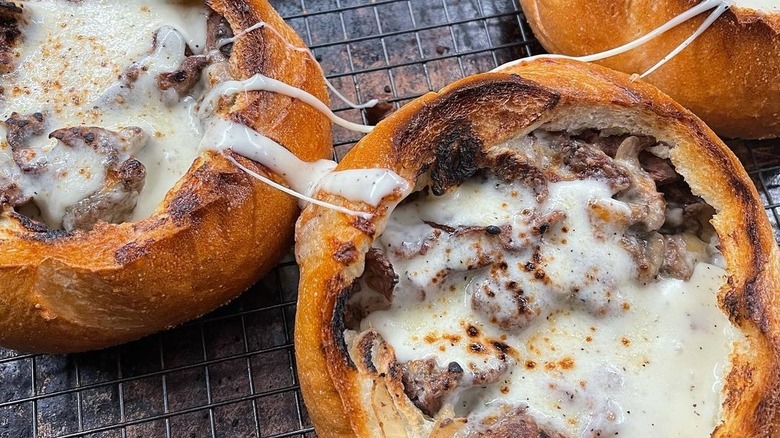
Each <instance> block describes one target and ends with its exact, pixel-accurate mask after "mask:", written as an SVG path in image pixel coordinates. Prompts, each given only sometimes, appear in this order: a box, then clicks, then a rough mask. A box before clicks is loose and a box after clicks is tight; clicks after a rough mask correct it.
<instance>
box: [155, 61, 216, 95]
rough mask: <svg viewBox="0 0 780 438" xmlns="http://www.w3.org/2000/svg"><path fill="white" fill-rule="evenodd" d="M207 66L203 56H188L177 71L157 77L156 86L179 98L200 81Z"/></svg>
mask: <svg viewBox="0 0 780 438" xmlns="http://www.w3.org/2000/svg"><path fill="white" fill-rule="evenodd" d="M207 64H208V61H207V60H206V58H205V57H204V56H188V57H186V58H184V61H182V63H181V65H180V66H179V69H178V70H176V71H174V72H169V73H160V74H159V75H157V86H158V87H160V89H161V90H163V91H165V90H169V89H173V90H174V91H176V93H177V94H178V95H179V96H186V95H187V93H189V92H190V90H192V88H193V87H195V84H197V83H198V81H199V80H200V74H201V72H203V68H204V67H206V65H207Z"/></svg>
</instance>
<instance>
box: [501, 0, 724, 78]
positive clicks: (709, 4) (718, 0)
mask: <svg viewBox="0 0 780 438" xmlns="http://www.w3.org/2000/svg"><path fill="white" fill-rule="evenodd" d="M731 3H733V1H732V2H727V1H724V0H704V1H702V2H701V3H699V4H698V5H696V6H694V7H692V8H690V9H688V10H686V11H684V12H682V13H680V14H679V15H677V16H676V17H674V18H672V19H670V20H669V21H667V22H666V23H664V24H662V25H661V26H659V27H657V28H655V29H653V30H652V31H650V32H649V33H647V34H645V35H643V36H641V37H639V38H637V39H635V40H633V41H629V42H628V43H626V44H623V45H621V46H618V47H615V48H614V49H610V50H606V51H603V52H599V53H594V54H591V55H583V56H569V55H559V54H542V55H536V56H530V57H527V58H520V59H516V60H514V61H510V62H507V63H505V64H503V65H500V66H498V67H496V68H495V69H493V70H492V71H493V72H496V71H500V70H502V69H504V68H507V67H511V66H514V65H517V64H520V63H523V62H527V61H532V60H534V59H561V58H563V59H572V60H575V61H580V62H594V61H600V60H602V59H607V58H611V57H614V56H617V55H620V54H622V53H626V52H628V51H630V50H632V49H635V48H636V47H639V46H641V45H643V44H646V43H648V42H650V41H652V40H654V39H655V38H657V37H659V36H661V35H662V34H664V33H666V32H667V31H669V30H671V29H674V28H675V27H677V26H679V25H680V24H682V23H685V22H686V21H688V20H690V19H691V18H693V17H696V16H698V15H700V14H702V13H704V12H707V11H710V10H712V9H715V11H713V13H712V14H711V15H710V16H709V17H708V18H707V20H705V21H704V23H702V25H701V26H700V27H699V28H698V29H697V30H696V32H694V33H693V34H692V35H691V36H690V37H689V38H688V39H686V40H685V41H683V43H681V44H680V45H679V46H678V47H677V48H675V49H674V50H673V51H672V52H670V53H669V54H668V55H667V56H665V57H664V58H663V59H661V60H660V61H659V62H658V63H657V64H655V65H654V66H653V67H651V68H650V69H648V70H647V71H645V72H644V73H642V74H641V75H640V77H642V78H644V77H645V76H647V75H649V74H651V73H653V72H654V71H656V70H657V69H658V68H660V67H661V66H662V65H664V64H665V63H666V62H668V61H669V60H670V59H672V58H674V57H675V56H677V54H678V53H680V52H681V51H682V50H683V49H685V48H686V47H688V45H690V43H691V42H693V41H694V40H695V39H696V38H698V37H699V35H701V34H702V33H704V31H705V30H707V29H708V28H709V27H710V25H712V23H713V22H714V21H715V20H716V19H717V18H718V17H720V16H721V15H722V14H723V12H725V11H726V10H727V9H728V8H729V6H730V5H731Z"/></svg>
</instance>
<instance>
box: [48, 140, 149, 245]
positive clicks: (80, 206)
mask: <svg viewBox="0 0 780 438" xmlns="http://www.w3.org/2000/svg"><path fill="white" fill-rule="evenodd" d="M49 136H50V137H52V138H56V139H58V140H59V141H61V142H62V143H63V144H65V145H66V146H68V147H72V148H92V149H94V150H95V152H97V153H98V154H100V155H103V156H104V157H105V161H104V163H105V166H106V180H105V182H104V184H103V186H102V187H101V188H100V189H99V190H98V191H96V192H95V193H92V194H90V195H89V196H87V197H86V198H84V199H82V200H80V201H79V202H77V203H76V204H75V205H73V206H70V207H68V208H67V209H66V211H65V216H64V218H63V228H65V230H67V231H71V230H73V229H82V230H90V229H92V227H93V226H94V225H95V224H96V223H97V222H98V221H101V220H102V221H106V222H111V223H118V222H122V221H124V220H126V219H127V218H128V217H129V216H130V213H132V211H133V209H134V208H135V205H136V201H137V198H138V195H139V193H140V192H141V189H142V188H143V186H144V181H145V178H146V169H145V168H144V165H143V164H141V163H140V162H139V161H137V160H135V159H132V158H130V159H127V160H124V161H122V157H123V156H124V155H127V154H133V153H135V152H136V151H138V150H139V149H141V148H142V147H143V146H144V145H145V144H146V142H147V141H148V137H147V136H146V134H145V133H144V132H143V131H142V130H141V128H138V127H129V128H124V129H122V130H120V131H119V132H114V131H110V130H108V129H105V128H99V127H90V126H80V127H74V128H63V129H58V130H56V131H54V132H52V133H51V134H49Z"/></svg>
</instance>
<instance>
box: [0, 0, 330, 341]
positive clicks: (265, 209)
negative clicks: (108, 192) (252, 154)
mask: <svg viewBox="0 0 780 438" xmlns="http://www.w3.org/2000/svg"><path fill="white" fill-rule="evenodd" d="M209 5H210V6H211V7H212V8H213V9H214V10H215V11H216V12H217V13H219V14H220V15H223V16H224V17H225V18H226V19H227V20H228V22H229V23H230V25H231V27H232V28H233V29H234V31H235V32H238V31H240V30H242V29H245V28H247V27H249V26H252V25H253V24H255V23H257V22H258V21H265V22H268V23H269V24H270V25H272V26H273V27H274V28H275V29H276V30H277V31H279V32H281V33H282V34H283V35H284V37H285V38H286V39H287V40H288V41H290V42H292V43H293V44H295V45H297V46H301V47H303V46H304V44H303V42H302V41H301V40H300V38H299V37H298V36H297V35H296V34H295V32H294V31H293V30H292V29H291V28H289V27H288V26H287V25H286V24H285V23H284V21H283V20H282V18H281V17H280V16H279V15H278V14H277V13H276V11H274V10H273V8H272V7H271V6H270V5H269V4H268V3H267V2H266V1H265V0H212V1H210V2H209ZM269 35H271V36H269ZM230 65H231V72H232V75H233V76H234V77H236V78H239V79H244V78H248V77H250V76H252V75H253V74H255V73H262V74H264V75H266V76H269V77H272V78H276V79H279V80H281V81H283V82H286V83H288V84H290V85H292V86H295V87H298V88H301V89H303V90H306V91H308V92H310V93H312V94H314V95H315V96H317V97H318V98H319V99H321V100H323V101H325V102H327V92H326V90H325V84H324V79H323V77H322V75H321V72H320V70H319V69H318V67H317V65H316V63H315V62H313V61H312V60H311V59H309V58H308V56H307V55H305V54H303V53H301V52H295V51H291V50H290V49H289V48H288V47H286V45H285V43H284V42H283V41H281V40H280V39H279V38H278V37H276V36H273V34H270V33H268V32H252V33H249V34H247V35H245V36H244V37H242V38H240V39H239V40H238V41H237V42H236V43H235V45H234V49H233V55H232V56H231V58H230ZM224 110H225V112H227V113H229V114H230V117H232V118H234V119H237V120H240V121H241V122H243V123H245V124H247V125H249V126H250V127H252V128H254V129H255V130H257V131H259V132H261V133H263V134H265V135H266V136H268V137H270V138H272V139H274V140H276V141H277V142H279V143H281V144H283V145H285V146H286V147H287V148H288V149H290V150H291V151H292V152H294V153H295V154H296V155H298V156H299V157H301V158H302V159H304V160H310V161H313V160H316V159H319V158H326V157H329V155H330V153H331V136H330V126H331V125H330V122H329V121H328V119H327V118H326V117H325V116H324V115H322V114H320V113H319V112H317V111H316V110H314V109H313V108H311V107H309V106H308V105H306V104H304V103H302V102H300V101H297V100H295V99H291V98H289V97H286V96H281V95H276V94H273V93H264V92H252V93H248V94H243V95H242V96H241V97H239V98H237V99H236V100H235V102H234V103H232V106H231V107H229V108H225V109H224ZM236 158H237V159H239V160H241V161H242V163H243V164H244V165H246V166H248V167H250V168H252V169H254V170H255V171H257V172H260V173H264V174H267V172H266V171H265V170H264V169H262V168H260V166H258V165H256V164H254V163H252V162H251V161H249V160H246V159H243V158H240V157H236ZM275 179H277V180H278V179H279V178H278V177H275ZM297 214H298V206H297V203H296V201H295V200H294V199H293V198H291V197H289V196H287V195H285V194H282V193H281V192H279V191H277V190H275V189H272V188H270V187H268V186H267V185H265V184H263V183H261V182H259V181H257V180H255V179H253V178H251V177H249V176H247V175H246V174H244V173H243V172H242V171H241V170H238V169H236V168H235V167H234V166H233V165H232V164H231V163H230V162H229V161H227V160H226V159H225V158H224V157H223V156H221V155H219V154H216V153H211V152H207V153H203V154H202V155H201V156H200V157H199V158H198V159H197V160H196V161H195V162H194V164H193V165H192V167H191V168H190V170H189V171H188V173H187V174H186V175H185V176H184V177H183V178H182V179H181V180H180V181H179V182H178V183H177V184H176V186H175V187H174V189H172V190H171V191H170V192H169V193H168V195H167V196H166V198H165V200H164V201H163V203H162V204H161V205H160V206H158V208H157V210H156V212H155V214H154V215H152V216H151V217H150V218H148V219H145V220H143V221H140V222H137V223H123V224H119V225H113V224H106V223H99V224H98V225H97V226H96V227H95V229H94V230H92V231H90V232H83V231H76V232H73V233H72V234H65V233H64V232H61V231H51V230H47V229H42V228H41V227H40V225H38V224H35V223H32V222H31V221H29V220H27V219H25V218H24V217H21V216H17V215H15V214H11V213H10V212H9V211H5V212H3V213H2V215H0V283H2V284H3V292H2V293H0V309H2V312H0V345H3V346H5V347H9V348H14V349H18V350H24V351H32V352H48V353H60V352H72V351H82V350H88V349H95V348H101V347H105V346H108V345H113V344H117V343H121V342H125V341H129V340H132V339H137V338H139V337H141V336H144V335H147V334H150V333H153V332H155V331H159V330H161V329H164V328H167V327H171V326H173V325H176V324H179V323H181V322H183V321H185V320H187V319H191V318H194V317H197V316H199V315H202V314H204V313H206V312H208V311H210V310H212V309H214V308H216V307H217V306H219V305H222V304H224V303H225V302H227V301H229V300H230V299H232V298H233V297H235V296H236V295H238V294H239V293H241V292H243V291H244V290H246V289H247V288H248V287H250V286H251V285H252V284H253V283H254V282H256V281H257V280H258V279H259V278H260V277H261V276H262V275H263V274H264V273H266V272H267V271H268V270H270V269H271V268H272V267H273V266H274V265H275V264H276V262H277V261H278V259H279V257H280V256H281V255H282V254H283V253H284V252H285V251H287V250H288V249H289V247H290V245H291V244H292V232H293V223H294V221H295V218H296V217H297Z"/></svg>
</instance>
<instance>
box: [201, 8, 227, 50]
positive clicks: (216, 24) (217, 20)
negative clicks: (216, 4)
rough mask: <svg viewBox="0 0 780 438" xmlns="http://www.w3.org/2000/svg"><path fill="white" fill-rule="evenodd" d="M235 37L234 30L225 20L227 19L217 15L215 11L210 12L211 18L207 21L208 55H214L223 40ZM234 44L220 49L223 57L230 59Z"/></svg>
mask: <svg viewBox="0 0 780 438" xmlns="http://www.w3.org/2000/svg"><path fill="white" fill-rule="evenodd" d="M232 36H233V29H231V27H230V24H229V23H228V21H227V20H226V19H225V17H223V16H221V15H219V14H217V13H216V12H214V11H213V10H209V17H208V19H207V20H206V53H214V52H215V51H216V49H217V44H219V42H220V41H221V40H224V39H226V38H231V37H232ZM231 48H232V44H226V45H225V46H223V47H222V48H220V49H219V52H221V54H222V56H224V57H226V58H227V57H229V56H230V50H231Z"/></svg>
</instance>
